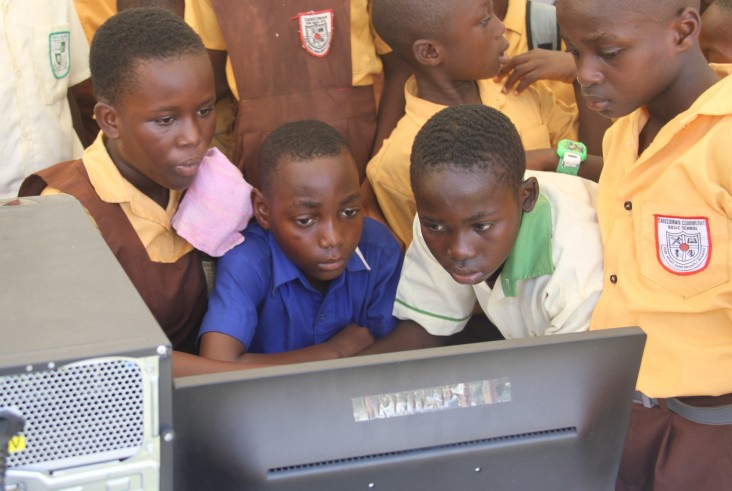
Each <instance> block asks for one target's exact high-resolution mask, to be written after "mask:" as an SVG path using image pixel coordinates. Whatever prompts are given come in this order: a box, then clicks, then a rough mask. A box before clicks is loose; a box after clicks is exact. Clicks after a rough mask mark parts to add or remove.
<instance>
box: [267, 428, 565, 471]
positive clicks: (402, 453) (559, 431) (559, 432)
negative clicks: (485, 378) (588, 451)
mask: <svg viewBox="0 0 732 491" xmlns="http://www.w3.org/2000/svg"><path fill="white" fill-rule="evenodd" d="M576 434H577V428H576V427H575V426H571V427H567V428H556V429H552V430H544V431H535V432H531V433H521V434H517V435H506V436H499V437H494V438H483V439H480V440H471V441H465V442H457V443H450V444H447V445H435V446H432V447H423V448H415V449H408V450H399V451H395V452H382V453H377V454H371V455H361V456H357V457H348V458H344V459H334V460H324V461H321V462H311V463H307V464H299V465H291V466H285V467H275V468H272V469H269V470H268V471H267V475H268V477H270V478H275V477H285V476H286V475H288V474H291V473H298V474H299V473H302V472H308V471H314V472H317V471H318V470H319V469H324V468H326V467H327V468H330V467H333V466H338V465H345V464H354V463H357V464H358V463H363V464H366V463H368V462H370V461H375V460H382V459H389V458H395V457H409V456H411V455H415V454H421V453H428V452H434V451H440V450H458V449H460V450H464V449H468V448H470V447H478V446H485V445H494V444H500V443H505V442H512V443H521V442H523V441H527V442H528V441H531V440H536V439H542V438H556V437H566V436H575V435H576Z"/></svg>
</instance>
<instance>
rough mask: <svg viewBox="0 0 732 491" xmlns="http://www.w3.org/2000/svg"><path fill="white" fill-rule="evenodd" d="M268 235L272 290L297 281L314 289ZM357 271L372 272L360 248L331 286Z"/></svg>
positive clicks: (270, 234)
mask: <svg viewBox="0 0 732 491" xmlns="http://www.w3.org/2000/svg"><path fill="white" fill-rule="evenodd" d="M266 234H267V240H268V241H269V244H270V250H271V251H272V278H273V281H272V289H273V290H276V289H277V288H279V287H280V286H282V285H284V284H285V283H289V282H290V281H295V280H300V282H301V283H302V284H303V285H305V286H306V287H307V288H310V289H312V286H311V285H310V282H309V281H308V279H307V278H306V277H305V275H304V274H303V272H302V271H301V270H300V268H298V267H297V266H296V265H295V263H293V262H292V261H291V260H290V258H288V257H287V256H286V255H285V253H284V252H282V249H280V246H279V244H278V243H277V241H276V240H275V239H274V236H273V235H272V233H271V232H270V231H269V230H267V231H266ZM356 271H371V266H370V265H369V264H368V262H366V258H365V257H363V254H362V253H361V250H360V249H359V248H358V247H356V251H355V252H354V253H353V255H352V256H351V258H350V259H349V260H348V263H347V264H346V269H345V271H344V272H343V273H342V274H341V275H340V276H338V278H336V279H334V280H332V282H331V286H333V287H334V286H338V285H340V284H341V283H343V281H345V279H344V278H345V276H346V274H345V273H346V272H356Z"/></svg>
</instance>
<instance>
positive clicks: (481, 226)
mask: <svg viewBox="0 0 732 491" xmlns="http://www.w3.org/2000/svg"><path fill="white" fill-rule="evenodd" d="M491 227H493V224H492V223H476V224H475V225H473V230H475V231H476V232H485V231H487V230H489V229H490V228H491Z"/></svg>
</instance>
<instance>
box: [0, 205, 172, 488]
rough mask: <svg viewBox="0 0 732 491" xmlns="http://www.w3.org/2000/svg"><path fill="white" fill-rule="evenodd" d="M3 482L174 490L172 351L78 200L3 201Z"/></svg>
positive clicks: (0, 315) (0, 247)
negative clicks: (6, 412) (19, 425)
mask: <svg viewBox="0 0 732 491" xmlns="http://www.w3.org/2000/svg"><path fill="white" fill-rule="evenodd" d="M0 291H1V293H0V409H11V410H15V411H17V412H20V413H21V414H22V415H23V417H24V418H25V420H26V423H25V429H24V431H23V432H22V433H21V434H20V436H19V437H18V438H16V439H14V440H13V441H12V442H11V445H10V453H9V456H8V459H7V471H6V489H10V490H21V491H36V490H74V491H96V490H104V491H108V490H116V491H122V490H157V489H163V490H168V489H172V438H173V432H172V411H171V390H172V379H171V347H170V342H169V341H168V339H167V338H166V337H165V335H164V333H163V331H162V330H161V328H160V326H159V325H158V324H157V322H156V321H155V319H154V317H153V316H152V314H151V313H150V311H149V310H148V308H147V306H146V305H145V304H144V302H143V300H142V299H141V298H140V296H139V294H138V293H137V290H136V289H135V288H134V286H133V285H132V283H131V282H130V281H129V279H128V277H127V275H126V274H125V272H124V270H123V269H122V268H121V266H120V265H119V263H118V262H117V260H116V258H115V257H114V255H113V254H112V252H111V251H110V250H109V248H108V246H107V244H106V242H105V241H104V240H103V238H102V237H101V235H100V234H99V232H98V230H97V229H96V227H95V226H94V224H93V222H92V221H91V220H90V218H89V217H88V216H87V214H86V213H85V211H84V209H83V208H82V207H81V205H80V204H79V202H78V201H76V200H75V199H74V198H72V197H69V196H65V195H57V196H48V197H34V198H21V199H19V200H7V199H6V200H0Z"/></svg>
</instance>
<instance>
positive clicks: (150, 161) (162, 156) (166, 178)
mask: <svg viewBox="0 0 732 491" xmlns="http://www.w3.org/2000/svg"><path fill="white" fill-rule="evenodd" d="M135 70H136V72H137V73H136V74H137V85H136V86H135V87H134V88H132V89H129V90H128V91H125V92H124V93H123V94H122V95H120V97H119V99H118V101H117V102H116V103H115V104H114V106H113V111H112V114H113V116H114V120H115V121H114V122H115V127H114V129H113V131H112V133H111V135H110V132H108V131H107V130H106V129H105V133H107V136H108V141H109V144H108V149H109V152H110V155H111V156H112V159H113V160H114V161H115V163H116V164H117V167H118V168H119V170H120V172H121V173H122V175H123V176H124V177H125V178H126V179H127V180H128V181H130V182H131V183H132V184H133V185H135V186H136V187H137V188H138V189H141V190H143V191H144V190H146V189H150V188H154V187H155V186H162V187H164V188H167V189H174V190H183V189H185V188H187V187H188V186H189V185H190V184H191V183H192V182H193V178H194V177H195V176H196V172H197V171H198V166H199V164H200V163H201V159H202V158H203V155H204V153H205V152H206V149H207V148H208V147H209V144H210V143H211V138H213V134H214V129H215V127H216V117H215V115H214V111H213V107H214V103H215V102H216V94H215V91H214V80H213V72H212V69H211V62H210V61H209V59H208V56H207V55H206V54H205V53H202V54H197V55H185V56H181V57H176V58H168V59H162V60H145V61H141V62H140V63H138V64H137V66H136V68H135Z"/></svg>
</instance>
